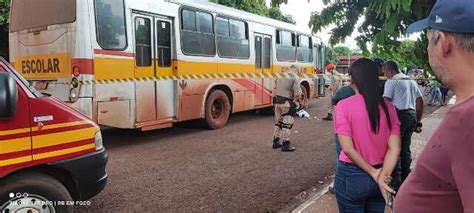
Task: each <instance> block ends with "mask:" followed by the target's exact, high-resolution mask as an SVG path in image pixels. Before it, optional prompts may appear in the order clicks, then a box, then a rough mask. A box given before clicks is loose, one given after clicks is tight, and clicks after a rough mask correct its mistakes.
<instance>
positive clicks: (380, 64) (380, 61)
mask: <svg viewBox="0 0 474 213" xmlns="http://www.w3.org/2000/svg"><path fill="white" fill-rule="evenodd" d="M374 62H375V63H376V64H377V69H378V70H379V77H384V76H385V74H384V73H383V65H384V64H385V61H384V60H383V59H381V58H374ZM385 82H387V80H382V79H379V86H380V88H381V89H382V94H383V92H384V91H385Z"/></svg>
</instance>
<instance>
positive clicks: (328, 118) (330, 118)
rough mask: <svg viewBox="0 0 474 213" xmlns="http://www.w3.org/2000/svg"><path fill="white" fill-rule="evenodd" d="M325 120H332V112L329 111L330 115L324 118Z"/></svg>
mask: <svg viewBox="0 0 474 213" xmlns="http://www.w3.org/2000/svg"><path fill="white" fill-rule="evenodd" d="M323 120H325V121H332V113H328V115H327V116H326V117H325V118H323Z"/></svg>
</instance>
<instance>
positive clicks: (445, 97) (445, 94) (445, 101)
mask: <svg viewBox="0 0 474 213" xmlns="http://www.w3.org/2000/svg"><path fill="white" fill-rule="evenodd" d="M439 89H440V90H441V100H443V105H446V104H448V92H449V89H448V88H447V87H446V86H445V85H443V84H441V86H440V87H439Z"/></svg>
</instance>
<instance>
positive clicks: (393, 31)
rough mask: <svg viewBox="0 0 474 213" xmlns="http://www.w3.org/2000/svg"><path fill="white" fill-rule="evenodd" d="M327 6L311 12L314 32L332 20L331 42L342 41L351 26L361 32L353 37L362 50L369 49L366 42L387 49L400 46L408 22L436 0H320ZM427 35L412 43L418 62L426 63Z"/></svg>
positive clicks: (428, 9) (374, 50) (429, 8)
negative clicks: (360, 22) (359, 22)
mask: <svg viewBox="0 0 474 213" xmlns="http://www.w3.org/2000/svg"><path fill="white" fill-rule="evenodd" d="M323 2H324V4H325V5H326V8H325V9H323V10H322V11H321V12H320V13H314V14H313V15H312V16H311V21H310V25H311V26H312V29H313V31H314V32H319V31H320V30H321V29H323V28H325V27H327V26H329V25H331V24H334V25H336V27H334V28H333V29H332V36H331V38H330V44H331V45H334V44H338V43H341V42H344V40H345V38H347V37H348V36H350V35H351V34H352V33H353V32H354V30H357V31H358V32H359V33H361V35H360V36H358V37H357V38H356V40H357V43H358V46H359V47H360V48H361V49H362V51H363V52H364V54H368V52H369V51H370V50H368V48H367V46H368V45H367V43H368V42H371V43H372V50H371V51H373V52H380V51H390V50H391V49H393V48H394V46H399V45H400V43H401V42H400V41H398V40H397V39H398V38H400V37H402V36H404V35H405V30H406V28H407V27H408V24H410V23H412V22H414V21H417V20H419V19H422V18H425V17H426V16H427V15H428V14H429V12H430V10H431V8H432V7H433V5H434V3H435V2H436V0H357V1H340V0H323ZM362 17H365V20H364V21H363V22H362V25H361V26H360V27H358V28H357V29H355V26H356V24H357V22H358V21H359V19H361V18H362ZM426 45H427V40H426V36H425V35H423V36H422V38H421V39H419V40H418V41H417V43H416V44H415V47H416V48H415V52H416V53H417V55H416V56H417V57H418V58H420V59H422V60H420V62H422V64H421V65H424V66H428V60H427V58H428V57H427V54H426V49H424V48H425V47H426Z"/></svg>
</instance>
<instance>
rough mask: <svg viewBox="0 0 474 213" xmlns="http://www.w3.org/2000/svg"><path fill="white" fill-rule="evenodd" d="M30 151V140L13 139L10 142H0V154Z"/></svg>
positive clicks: (27, 138)
mask: <svg viewBox="0 0 474 213" xmlns="http://www.w3.org/2000/svg"><path fill="white" fill-rule="evenodd" d="M30 149H31V138H30V137H25V138H15V139H10V140H0V154H6V153H11V152H19V151H25V150H30Z"/></svg>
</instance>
